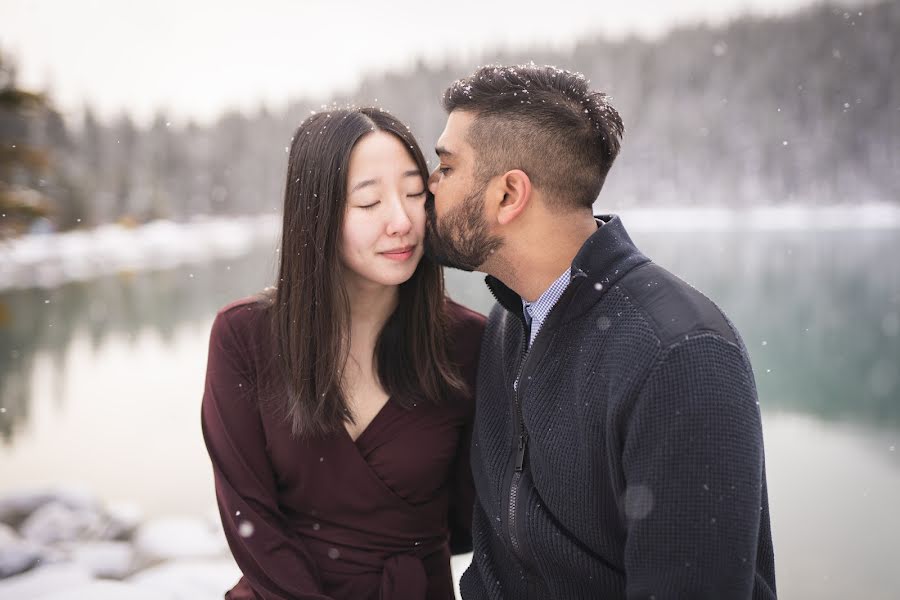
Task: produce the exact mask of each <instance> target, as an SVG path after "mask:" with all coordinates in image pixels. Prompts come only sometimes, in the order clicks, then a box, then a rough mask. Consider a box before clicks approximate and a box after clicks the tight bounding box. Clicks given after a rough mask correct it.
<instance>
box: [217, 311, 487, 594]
mask: <svg viewBox="0 0 900 600" xmlns="http://www.w3.org/2000/svg"><path fill="white" fill-rule="evenodd" d="M448 313H449V316H450V329H449V339H448V340H447V341H448V343H449V344H450V348H449V350H450V352H449V353H450V358H451V360H452V361H453V362H454V363H455V364H457V365H458V366H459V367H460V373H461V375H462V376H463V379H464V380H465V382H466V383H467V384H468V386H469V388H470V390H469V393H468V394H465V395H457V396H454V397H452V398H451V399H450V400H449V401H448V402H446V403H445V404H444V405H442V406H434V405H433V404H431V403H429V402H426V401H424V400H421V399H420V400H416V399H412V402H413V406H412V407H411V408H409V409H405V408H403V407H402V406H401V405H400V404H398V402H397V400H396V399H395V398H391V399H389V400H388V401H387V403H386V404H385V405H384V408H382V409H381V411H380V412H379V413H378V414H377V415H376V416H375V417H374V419H373V420H372V422H371V423H370V424H369V425H368V427H367V428H366V429H365V430H364V431H363V432H362V433H361V434H360V435H359V437H358V438H357V439H356V440H355V441H354V440H353V439H352V438H351V437H350V435H349V433H347V431H346V430H344V429H342V430H341V431H340V432H339V433H336V434H332V435H329V436H326V437H319V438H309V439H297V438H295V437H292V436H291V430H290V423H289V422H287V421H286V420H285V419H283V418H282V416H281V415H282V414H283V413H282V412H280V411H279V410H277V403H273V404H269V403H268V402H267V401H264V400H263V398H262V397H263V396H264V395H266V394H268V392H266V393H265V394H264V393H263V392H262V390H264V389H265V390H272V389H275V390H277V389H278V387H277V386H278V385H279V384H278V383H277V382H278V381H283V379H280V378H278V376H277V373H276V369H275V362H274V360H273V358H274V350H273V348H274V346H273V343H272V339H271V338H272V336H271V334H270V332H269V327H268V323H267V320H266V318H265V314H264V309H263V307H262V306H261V305H260V304H259V303H257V302H256V300H255V299H244V300H239V301H237V302H233V303H232V304H230V305H228V306H226V307H225V308H223V309H222V310H220V311H219V313H218V314H217V315H216V319H215V321H214V323H213V327H212V332H211V335H210V343H209V359H208V364H207V374H206V387H205V391H204V395H203V403H202V411H201V413H202V419H201V420H202V428H203V437H204V440H205V442H206V447H207V450H208V451H209V456H210V459H211V461H212V467H213V474H214V477H215V486H216V497H217V501H218V506H219V512H220V515H221V518H222V523H223V526H224V529H225V536H226V538H227V540H228V544H229V546H230V548H231V552H232V554H233V555H234V558H235V560H236V562H237V564H238V566H239V567H240V569H241V572H242V573H243V577H242V578H241V579H240V581H238V583H237V584H236V585H235V587H234V588H233V589H232V590H230V591H229V592H227V593H226V595H225V597H226V598H227V599H229V600H245V599H261V600H276V599H277V600H326V599H331V600H351V599H352V600H425V599H428V600H431V599H438V600H450V599H452V598H453V597H454V594H453V584H452V579H451V575H450V547H451V546H457V547H458V548H457V549H458V550H459V551H465V550H467V549H469V548H468V545H469V544H470V543H471V541H470V540H471V538H470V535H471V529H470V528H471V518H472V503H473V501H474V490H473V486H472V480H471V474H470V471H469V443H470V440H471V426H472V420H473V417H474V388H475V374H476V370H477V364H478V353H479V347H480V342H481V334H482V332H483V329H484V317H483V316H482V315H479V314H478V313H475V312H473V311H470V310H468V309H466V308H464V307H462V306H460V305H458V304H456V303H453V302H452V301H448ZM272 382H276V383H275V384H274V385H275V386H276V387H274V388H273V387H265V386H271V385H272ZM281 389H284V388H283V386H282V387H281ZM266 397H268V396H266Z"/></svg>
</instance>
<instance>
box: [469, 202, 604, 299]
mask: <svg viewBox="0 0 900 600" xmlns="http://www.w3.org/2000/svg"><path fill="white" fill-rule="evenodd" d="M585 215H586V216H582V215H581V214H579V215H578V216H577V217H570V218H569V219H565V220H564V219H555V220H547V221H546V222H542V223H539V224H537V225H536V226H534V227H528V228H525V229H523V230H522V231H520V232H518V234H517V235H516V236H515V239H512V238H513V236H509V237H507V238H505V240H504V242H505V243H504V245H503V249H502V251H501V252H499V254H500V256H497V257H496V260H494V261H491V262H492V264H490V265H485V266H486V267H487V269H486V271H487V273H488V274H489V275H492V276H494V277H496V278H497V279H499V280H500V281H502V282H503V283H504V285H506V287H508V288H510V289H511V290H513V291H514V292H516V293H517V294H518V295H519V296H521V297H522V299H524V300H525V301H526V302H534V301H535V300H537V299H538V298H539V297H540V296H541V294H543V293H544V292H545V291H546V290H547V288H549V287H550V285H551V284H552V283H553V282H554V281H556V280H557V279H558V278H559V276H560V275H562V273H563V272H564V271H566V270H567V269H569V268H570V267H571V265H572V260H573V259H574V258H575V255H577V254H578V251H579V250H580V249H581V247H582V246H583V245H584V242H585V241H586V240H587V239H588V238H589V237H590V236H591V235H593V234H594V232H596V231H597V222H596V221H595V220H594V217H593V215H590V214H588V213H585Z"/></svg>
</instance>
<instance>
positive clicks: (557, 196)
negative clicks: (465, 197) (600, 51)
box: [443, 65, 624, 208]
mask: <svg viewBox="0 0 900 600" xmlns="http://www.w3.org/2000/svg"><path fill="white" fill-rule="evenodd" d="M443 104H444V109H445V110H446V111H447V113H450V112H452V111H454V110H462V111H467V112H472V113H474V115H475V120H474V121H473V123H472V126H471V128H470V130H469V138H468V142H469V143H470V144H471V145H472V147H473V148H474V149H475V159H476V162H477V166H476V177H477V178H478V179H479V182H480V183H481V182H485V181H487V180H488V179H490V178H491V177H495V176H497V175H502V174H503V173H505V172H507V171H509V170H511V169H521V170H523V171H525V173H527V174H528V177H529V178H530V179H531V182H532V185H534V187H535V188H536V189H539V190H541V191H542V192H543V193H544V194H545V195H546V197H547V198H548V202H549V203H551V204H552V205H554V206H557V207H560V208H590V207H591V206H592V205H593V204H594V201H595V200H596V199H597V195H598V194H599V193H600V189H601V188H602V187H603V182H604V181H605V180H606V175H607V173H609V169H610V167H611V166H612V163H613V161H614V160H615V159H616V156H617V155H618V154H619V146H620V144H621V140H622V134H623V133H624V127H623V125H622V119H621V117H620V116H619V113H618V112H616V109H615V108H613V107H612V106H611V105H610V104H609V102H608V97H607V95H606V94H604V93H603V92H597V91H592V90H591V89H590V88H589V87H588V82H587V79H585V77H584V75H582V74H580V73H573V72H571V71H566V70H564V69H558V68H556V67H550V66H543V67H539V66H536V65H519V66H493V65H489V66H484V67H480V68H479V69H478V70H476V71H475V72H474V73H473V74H472V75H470V76H469V77H466V78H464V79H459V80H457V81H455V82H454V83H453V84H452V85H450V87H448V88H447V90H446V91H445V92H444V101H443Z"/></svg>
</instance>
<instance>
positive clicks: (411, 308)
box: [265, 108, 465, 437]
mask: <svg viewBox="0 0 900 600" xmlns="http://www.w3.org/2000/svg"><path fill="white" fill-rule="evenodd" d="M373 131H384V132H386V133H389V134H391V135H394V136H396V137H397V138H398V139H399V140H400V141H401V142H403V145H404V146H406V147H407V148H408V149H409V154H410V156H411V157H412V159H413V160H414V161H415V163H416V165H417V166H418V168H419V171H420V172H421V173H422V179H423V181H425V182H427V180H428V167H427V165H426V163H425V157H424V156H423V155H422V151H421V149H420V148H419V145H418V143H417V142H416V140H415V138H414V137H413V136H412V134H411V133H410V132H409V129H408V128H407V127H406V126H405V125H403V124H402V123H401V122H400V121H398V120H397V119H396V118H395V117H393V116H391V115H390V114H389V113H387V112H385V111H383V110H381V109H376V108H351V109H340V110H332V111H329V112H322V113H318V114H314V115H312V116H310V117H309V118H308V119H306V120H305V121H304V122H303V123H302V124H301V125H300V127H298V128H297V131H296V132H295V133H294V139H293V141H292V143H291V148H290V155H289V159H288V173H287V185H286V187H285V194H284V223H283V229H282V240H281V252H280V265H279V274H278V282H277V285H276V286H275V288H274V289H272V288H270V289H269V290H267V293H266V297H265V301H266V303H267V304H268V309H267V313H268V315H269V316H270V321H271V325H272V330H273V333H274V339H275V344H276V353H277V362H278V367H279V371H280V374H281V377H280V379H281V380H282V381H284V383H285V388H284V389H282V390H281V391H280V393H278V394H277V396H276V397H273V398H272V400H275V401H276V402H277V404H278V405H280V407H281V408H282V409H283V410H284V414H285V418H286V419H287V420H289V421H290V422H291V429H292V431H293V433H294V435H295V436H298V437H302V436H314V435H323V434H328V433H332V432H334V431H337V430H338V428H340V427H343V426H344V423H345V422H351V423H352V422H353V415H352V414H351V412H350V410H349V408H348V405H347V398H346V395H345V393H344V390H343V389H342V385H341V382H342V379H343V373H344V367H345V365H346V363H347V359H348V356H349V352H350V337H349V336H350V303H349V298H348V296H347V290H346V287H345V285H344V280H343V267H342V264H341V261H340V242H341V230H342V228H343V224H344V212H345V207H346V204H347V173H348V169H349V165H350V153H351V151H352V150H353V147H354V146H355V145H356V144H357V142H359V140H360V139H361V138H362V137H363V136H365V135H367V134H369V133H371V132H373ZM447 327H448V324H447V319H446V298H445V295H444V278H443V273H442V271H441V267H440V266H439V265H438V264H437V263H435V262H433V261H432V260H431V259H429V258H428V257H423V258H422V260H421V261H420V262H419V265H418V267H417V268H416V270H415V272H414V273H413V275H412V277H411V278H410V279H409V280H408V281H406V282H404V283H402V284H400V289H399V302H398V305H397V307H396V309H395V310H394V312H393V313H392V314H391V316H390V317H389V318H388V320H387V322H386V323H385V325H384V327H383V329H382V330H381V333H380V335H379V337H378V341H377V342H376V345H375V356H374V360H375V367H376V369H375V372H376V373H377V375H378V379H379V383H380V384H381V386H382V387H383V388H384V390H385V391H386V392H387V393H388V394H390V395H391V396H392V397H393V399H394V400H395V401H396V402H398V403H400V404H401V405H404V406H407V407H408V406H409V405H411V404H412V403H413V402H414V401H421V400H422V399H424V400H426V401H431V402H434V403H440V402H442V401H444V400H445V399H447V398H448V397H449V396H450V395H451V394H453V393H454V392H462V391H464V390H465V384H464V383H463V382H462V380H461V379H460V377H459V375H458V371H457V369H456V367H455V366H454V365H453V364H451V362H450V358H449V356H448V353H447V336H448V331H447Z"/></svg>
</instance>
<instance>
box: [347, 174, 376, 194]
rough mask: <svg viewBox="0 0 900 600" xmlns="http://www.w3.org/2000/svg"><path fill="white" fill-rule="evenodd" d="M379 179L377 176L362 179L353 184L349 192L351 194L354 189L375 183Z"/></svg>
mask: <svg viewBox="0 0 900 600" xmlns="http://www.w3.org/2000/svg"><path fill="white" fill-rule="evenodd" d="M380 181H381V179H378V178H377V177H376V178H374V179H363V180H362V181H360V182H357V184H356V185H354V186H353V187H352V188H351V189H350V193H351V194H352V193H353V192H355V191H357V190H361V189H363V188H364V187H368V186H370V185H375V184H376V183H378V182H380Z"/></svg>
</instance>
